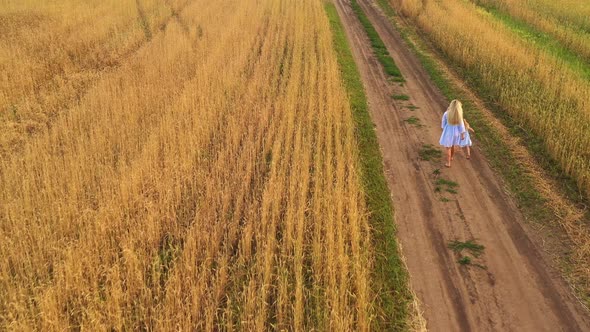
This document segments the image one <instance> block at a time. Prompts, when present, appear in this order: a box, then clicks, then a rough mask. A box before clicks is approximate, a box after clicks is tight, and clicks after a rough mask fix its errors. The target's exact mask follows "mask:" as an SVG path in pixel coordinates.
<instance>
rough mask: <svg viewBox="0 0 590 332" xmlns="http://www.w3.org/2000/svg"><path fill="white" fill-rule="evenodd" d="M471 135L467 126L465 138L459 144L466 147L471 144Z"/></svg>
mask: <svg viewBox="0 0 590 332" xmlns="http://www.w3.org/2000/svg"><path fill="white" fill-rule="evenodd" d="M471 145H472V143H471V137H470V136H469V130H468V129H467V128H465V139H464V140H462V141H461V144H459V146H461V147H462V148H464V147H466V146H471Z"/></svg>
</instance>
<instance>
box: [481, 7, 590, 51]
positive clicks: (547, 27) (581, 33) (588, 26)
mask: <svg viewBox="0 0 590 332" xmlns="http://www.w3.org/2000/svg"><path fill="white" fill-rule="evenodd" d="M475 2H476V3H477V4H480V5H483V6H486V7H487V8H491V9H496V10H498V11H502V12H505V13H507V14H509V15H510V16H511V17H513V18H516V19H518V20H522V21H523V22H525V23H526V24H529V25H531V26H532V27H534V28H535V29H537V30H538V31H539V32H541V33H546V34H548V35H549V36H551V37H552V38H555V40H556V41H558V42H559V43H561V44H562V45H564V46H565V47H567V48H568V49H570V50H571V51H573V52H575V53H576V54H578V55H579V56H581V58H582V59H584V60H586V61H588V60H590V2H587V1H580V0H565V1H564V0H562V1H556V0H535V1H517V0H477V1H475Z"/></svg>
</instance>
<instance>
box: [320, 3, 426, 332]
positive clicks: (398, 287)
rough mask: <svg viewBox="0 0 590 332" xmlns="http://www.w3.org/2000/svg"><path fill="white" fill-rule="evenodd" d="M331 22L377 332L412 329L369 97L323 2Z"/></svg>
mask: <svg viewBox="0 0 590 332" xmlns="http://www.w3.org/2000/svg"><path fill="white" fill-rule="evenodd" d="M324 8H325V11H326V14H327V16H328V19H329V22H330V29H331V31H332V40H333V44H334V50H335V53H336V56H337V59H338V65H339V68H340V73H341V76H342V81H343V84H344V87H345V88H346V92H347V93H348V97H349V102H350V107H351V111H352V114H353V121H354V124H355V136H356V139H357V143H358V150H359V157H360V158H359V162H360V173H361V179H362V185H363V188H364V190H365V198H366V202H367V208H368V210H369V211H370V215H369V223H370V225H371V230H372V233H373V234H372V235H373V239H372V242H373V247H374V249H375V271H374V275H373V277H374V281H373V282H374V285H373V286H374V287H373V289H374V291H375V292H376V293H377V295H376V297H377V299H376V304H377V306H376V311H377V317H376V318H377V322H376V326H375V327H374V329H375V330H378V331H385V330H388V331H392V330H393V331H407V330H411V329H412V327H411V325H412V324H411V323H410V322H411V321H413V320H414V319H415V317H412V316H416V315H417V310H416V307H415V305H412V303H413V302H414V296H413V295H412V292H411V289H410V287H409V275H408V271H407V269H406V267H405V264H404V262H403V259H402V257H401V252H400V250H399V246H398V243H397V240H396V228H395V223H394V219H393V214H394V210H393V206H392V203H391V195H390V193H389V188H388V187H387V181H386V179H385V174H384V172H383V158H382V155H381V151H380V148H379V143H378V141H377V135H376V133H375V129H374V124H373V121H372V120H371V117H370V115H369V110H368V105H367V100H366V96H365V93H364V88H363V84H362V81H361V78H360V74H359V71H358V69H357V66H356V64H355V62H354V58H353V56H352V53H351V50H350V46H349V44H348V40H347V38H346V34H345V32H344V27H343V25H342V22H341V20H340V18H339V16H338V12H337V10H336V7H335V5H334V4H333V3H331V2H325V4H324Z"/></svg>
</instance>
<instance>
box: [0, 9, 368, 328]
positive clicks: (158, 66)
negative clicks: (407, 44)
mask: <svg viewBox="0 0 590 332" xmlns="http://www.w3.org/2000/svg"><path fill="white" fill-rule="evenodd" d="M0 68H1V70H0V73H1V74H0V75H1V76H0V91H1V94H0V106H1V107H2V109H1V111H2V113H1V117H2V123H1V124H0V126H1V129H0V132H1V134H0V148H1V151H0V152H1V155H2V158H1V159H0V160H1V161H0V243H1V245H0V330H41V331H56V330H60V331H61V330H68V329H80V330H93V331H101V330H156V331H173V330H227V331H231V330H236V329H241V330H258V331H262V330H268V329H276V330H282V329H295V330H318V329H319V330H332V331H346V330H358V331H364V330H369V329H370V328H371V326H372V325H371V324H372V322H373V321H374V319H375V315H376V313H375V308H374V304H373V302H374V298H375V294H374V290H372V289H371V287H370V285H371V282H372V281H371V278H372V275H371V270H372V265H373V260H374V257H373V250H372V248H371V241H370V227H369V224H368V213H367V208H366V203H365V198H364V194H363V190H362V186H361V183H360V180H359V174H358V173H359V170H358V167H359V166H358V163H359V161H358V151H357V146H356V144H355V140H354V132H353V130H354V128H353V123H352V119H351V116H352V115H351V112H350V106H349V103H348V99H347V96H346V93H345V91H344V88H343V87H342V83H341V79H340V76H339V75H340V72H339V70H338V64H337V62H336V56H335V54H334V50H333V48H332V39H331V34H330V28H329V24H328V20H327V17H326V14H325V12H324V9H323V4H322V2H321V1H317V0H299V1H277V0H257V1H255V0H248V1H244V0H224V1H208V0H192V1H191V0H188V1H181V0H177V1H175V0H168V1H156V0H137V1H135V0H116V1H115V0H109V1H98V0H89V1H85V2H84V4H83V5H82V4H80V1H76V0H64V1H59V2H57V1H39V0H25V1H23V0H18V1H16V0H14V1H13V0H1V1H0Z"/></svg>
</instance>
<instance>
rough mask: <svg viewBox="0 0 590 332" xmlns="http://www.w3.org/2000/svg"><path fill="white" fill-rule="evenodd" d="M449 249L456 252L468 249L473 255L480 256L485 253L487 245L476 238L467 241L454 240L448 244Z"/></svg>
mask: <svg viewBox="0 0 590 332" xmlns="http://www.w3.org/2000/svg"><path fill="white" fill-rule="evenodd" d="M448 247H449V249H451V250H453V251H454V252H456V253H459V254H460V253H461V252H462V251H463V250H467V251H469V252H470V253H471V255H473V257H479V256H481V254H482V253H483V250H484V249H485V247H484V246H483V245H481V244H478V243H476V242H475V240H468V241H465V242H461V241H457V240H453V241H451V242H449V244H448Z"/></svg>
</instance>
